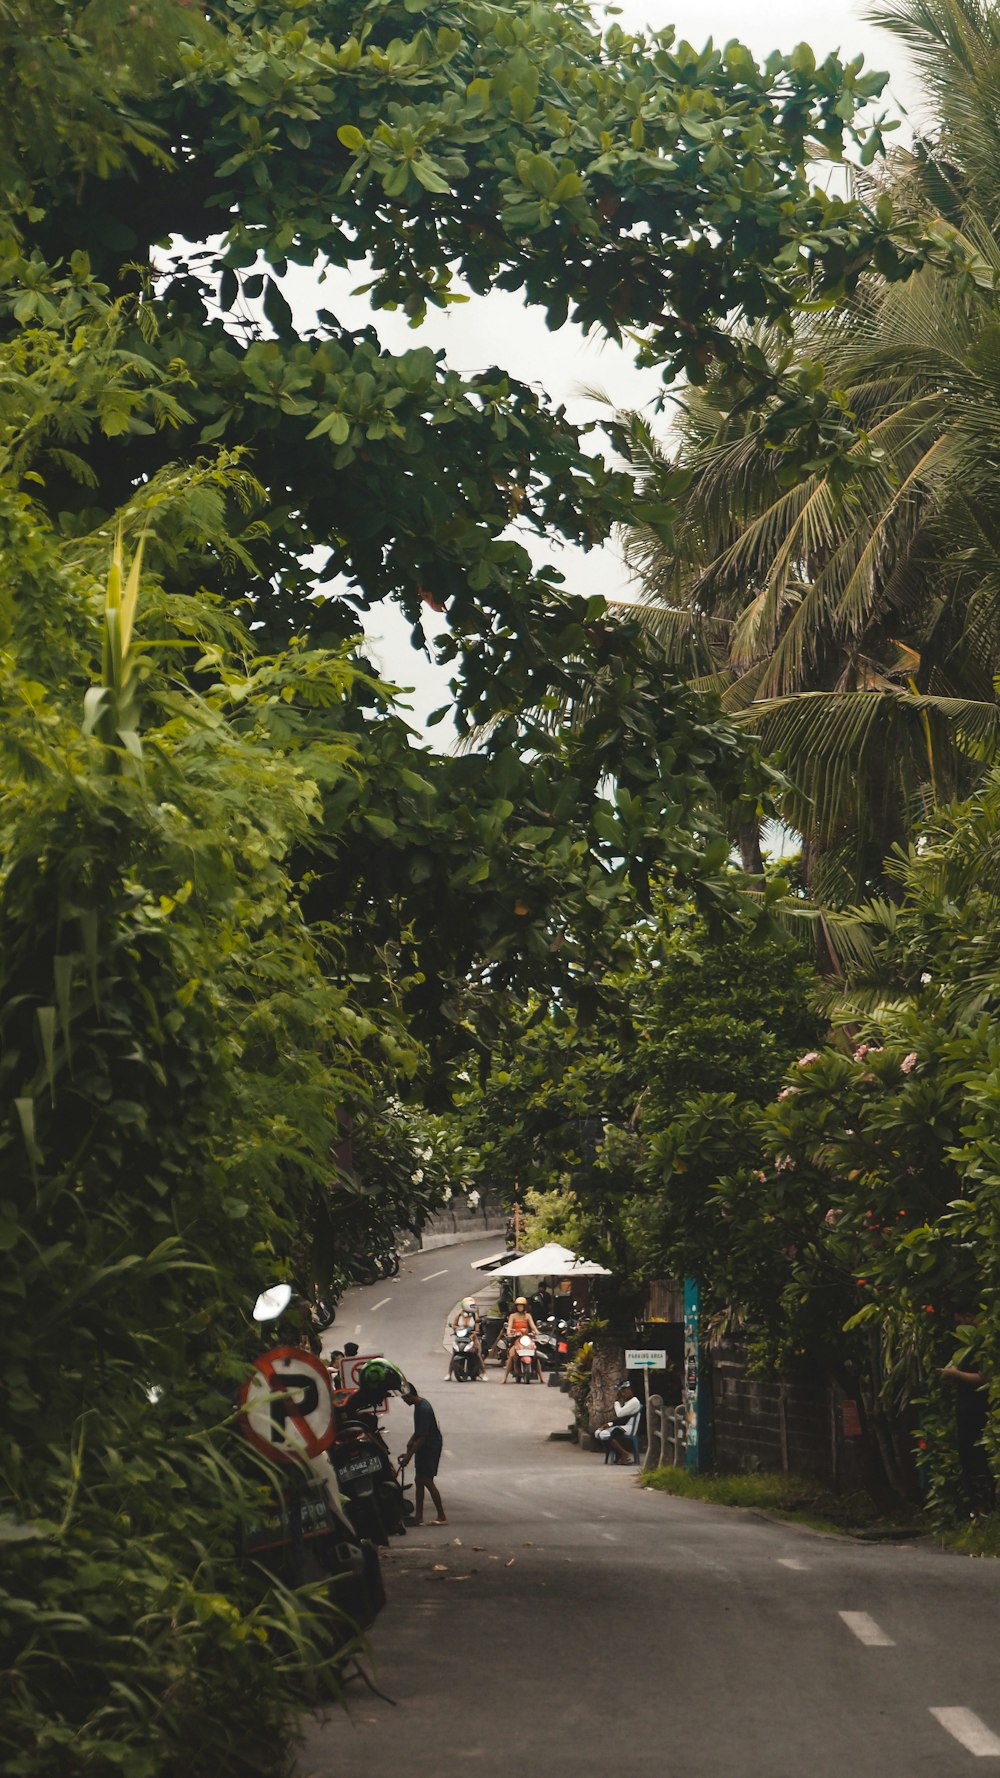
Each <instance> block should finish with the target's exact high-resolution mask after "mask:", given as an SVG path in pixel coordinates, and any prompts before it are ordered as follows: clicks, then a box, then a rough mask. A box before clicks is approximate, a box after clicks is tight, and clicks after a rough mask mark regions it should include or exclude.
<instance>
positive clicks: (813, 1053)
mask: <svg viewBox="0 0 1000 1778" xmlns="http://www.w3.org/2000/svg"><path fill="white" fill-rule="evenodd" d="M818 1061H819V1050H806V1053H805V1055H804V1056H800V1057H799V1059H798V1061H797V1062H796V1064H795V1066H796V1068H811V1067H812V1065H813V1063H814V1062H818Z"/></svg>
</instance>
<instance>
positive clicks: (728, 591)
mask: <svg viewBox="0 0 1000 1778" xmlns="http://www.w3.org/2000/svg"><path fill="white" fill-rule="evenodd" d="M879 18H880V20H881V22H882V23H883V24H885V25H886V26H887V28H888V29H889V30H890V31H892V32H894V33H895V34H896V35H897V36H898V37H901V38H902V39H903V40H904V41H905V43H906V44H907V45H908V47H909V48H910V49H911V50H912V51H913V53H914V54H915V56H916V59H917V62H918V65H919V67H920V70H921V72H922V73H923V74H924V75H925V77H926V80H927V85H928V92H929V98H930V100H931V103H932V106H933V113H932V122H931V123H930V125H929V126H928V127H927V128H926V129H925V130H924V131H923V132H918V135H917V138H916V140H915V141H914V143H913V145H912V147H911V148H909V149H906V150H901V149H896V150H894V151H893V153H892V155H891V156H890V157H889V159H888V161H887V162H886V163H885V164H884V166H882V168H881V169H880V170H879V171H878V172H877V173H876V174H874V175H873V174H862V175H859V180H860V186H861V189H862V190H863V191H864V192H865V195H866V197H867V198H868V201H870V202H871V203H873V204H874V206H875V209H876V212H877V213H878V214H880V215H881V216H882V217H883V218H884V219H886V220H887V221H888V220H889V219H890V218H895V219H897V220H898V219H901V218H909V219H911V220H912V219H915V218H917V217H922V218H924V219H925V222H926V223H927V224H930V222H931V219H932V218H934V217H937V218H940V219H941V220H942V221H943V222H946V223H947V224H948V225H949V226H952V227H954V228H955V229H956V230H957V231H959V233H960V235H961V238H962V239H963V241H964V242H965V244H966V246H967V249H968V263H969V266H970V267H972V266H973V265H976V266H977V267H978V270H977V271H975V272H972V271H970V272H969V273H968V274H967V275H964V276H962V277H949V276H942V275H940V274H939V273H938V272H937V271H935V270H933V269H931V268H929V267H927V268H924V269H923V270H921V271H920V272H918V273H917V274H916V275H915V276H914V277H913V278H911V279H910V280H909V281H908V282H906V283H899V282H887V281H885V280H884V279H883V278H881V277H880V276H879V275H878V274H877V273H876V272H871V273H866V274H865V275H864V276H863V277H862V279H861V281H860V283H859V286H858V289H857V291H856V292H855V293H854V294H853V296H852V297H851V298H850V299H849V300H848V301H846V302H843V303H839V304H837V305H835V306H830V305H823V304H820V305H817V309H818V312H817V313H815V314H814V315H813V316H811V317H807V318H805V319H804V320H802V321H800V322H799V324H798V325H797V328H796V340H797V350H798V352H799V354H800V355H801V361H802V363H803V366H804V367H806V366H808V365H812V364H817V363H822V364H823V365H824V366H825V367H826V373H827V376H828V378H829V379H830V381H831V382H832V383H833V384H834V385H835V386H836V387H837V388H839V389H842V390H843V391H844V393H845V398H846V400H847V403H848V405H849V407H850V409H851V411H852V412H853V413H854V414H855V415H856V417H857V421H858V425H859V427H860V429H861V431H862V433H863V436H864V442H861V441H859V443H858V444H857V446H856V447H855V461H856V465H857V471H858V473H857V474H856V476H855V479H854V482H853V485H852V486H851V489H850V493H849V495H848V497H847V498H842V497H841V492H842V491H841V487H840V485H839V484H837V485H835V484H834V483H833V482H831V479H830V476H829V475H828V474H827V473H826V472H825V470H824V469H823V467H822V466H821V465H817V466H816V467H815V468H814V469H813V470H812V472H811V473H807V474H805V475H800V476H798V477H795V478H790V477H789V475H788V473H787V468H786V466H785V465H784V464H783V462H782V460H781V457H780V456H778V455H776V453H775V452H774V450H773V448H771V447H772V440H771V439H770V437H769V435H768V430H767V426H766V424H762V421H761V416H760V415H759V414H758V413H757V412H755V411H754V410H753V408H752V407H748V406H747V405H746V404H745V403H734V402H733V401H732V399H731V397H730V396H729V395H728V393H727V391H726V389H725V387H724V386H722V385H721V384H720V385H717V386H715V387H713V386H712V385H711V384H709V386H708V387H706V388H705V389H702V390H694V391H691V392H690V394H688V395H687V396H685V397H683V398H682V400H681V401H680V404H679V409H678V414H677V423H676V436H675V439H674V440H672V441H671V443H670V445H669V447H668V449H667V450H666V451H664V449H663V448H662V447H661V446H659V445H658V444H657V442H656V440H655V439H654V437H653V436H652V434H651V433H650V430H649V428H648V425H647V424H645V423H644V422H642V421H640V420H634V421H633V422H632V424H631V426H630V427H626V429H625V436H627V441H628V448H629V450H630V453H631V455H632V459H633V462H634V464H635V466H636V469H637V471H638V474H639V476H640V479H641V481H642V483H643V486H644V487H645V490H646V493H647V496H648V498H649V499H650V500H651V502H652V504H653V507H654V522H653V523H652V524H651V525H648V526H646V527H644V528H643V527H640V528H639V529H638V530H637V531H636V532H634V533H633V534H632V536H631V540H630V544H629V551H630V555H631V559H632V561H633V564H634V566H635V568H636V571H637V572H638V574H639V576H640V578H641V580H642V583H643V586H644V589H645V593H646V595H647V596H648V597H649V598H651V599H652V600H653V605H652V608H651V610H650V612H649V614H648V622H649V625H650V628H651V631H652V632H653V633H654V634H656V635H657V636H659V638H660V639H661V641H662V642H664V643H665V644H666V645H667V648H668V652H669V653H670V655H671V658H673V659H674V661H675V662H676V663H677V665H678V666H683V667H684V669H685V670H686V672H687V673H688V675H689V676H690V677H691V678H693V679H694V680H695V681H696V682H698V683H710V684H712V685H714V686H716V687H717V688H718V689H719V690H720V691H721V692H722V696H723V701H724V703H725V705H726V706H727V707H728V708H729V709H730V710H731V711H732V712H733V714H734V715H735V716H736V718H737V720H738V721H740V722H742V723H744V724H746V725H748V726H750V727H751V728H752V729H753V730H754V732H755V733H757V734H758V735H759V736H760V737H761V738H762V740H763V741H764V743H765V745H766V746H767V748H768V749H769V750H770V751H772V752H776V753H777V754H778V755H779V757H781V758H782V759H783V761H784V763H785V765H786V769H787V771H788V775H789V778H790V780H791V783H790V786H789V789H788V790H787V792H786V793H785V796H784V799H783V809H784V814H785V818H786V819H787V821H788V822H789V824H790V825H791V826H793V827H795V828H797V829H798V830H799V831H800V832H801V833H802V834H803V835H804V837H805V841H806V869H807V877H808V881H809V883H810V886H811V887H812V888H813V890H814V891H815V893H816V894H817V895H819V896H820V897H821V898H822V899H824V900H826V901H832V902H837V901H840V902H844V901H848V902H849V901H851V900H852V899H854V898H855V897H856V896H858V895H859V894H862V893H865V892H866V891H867V890H869V889H871V888H874V887H878V886H880V885H881V884H882V883H883V882H884V871H883V860H884V859H885V858H886V856H887V855H888V853H889V852H890V850H891V848H892V846H893V845H894V844H895V843H896V842H898V841H900V840H902V839H904V838H905V837H906V836H907V835H908V834H909V833H911V832H913V831H915V829H916V827H917V826H919V824H920V821H921V819H922V817H923V815H924V814H925V813H926V811H927V810H928V809H929V808H931V807H933V806H935V805H936V804H943V803H947V802H948V801H949V800H950V799H951V798H953V797H954V796H956V795H960V794H962V793H963V792H964V791H966V790H967V789H968V788H969V787H970V786H971V785H972V784H973V783H974V782H975V779H976V775H977V773H978V772H979V770H980V769H981V766H982V761H983V758H984V755H985V756H989V754H990V753H991V752H993V751H995V748H996V744H997V737H998V727H997V724H998V716H997V705H996V698H995V693H994V685H993V680H994V675H995V673H996V672H997V670H998V667H1000V629H998V625H997V609H998V605H997V586H998V584H1000V581H998V569H997V563H998V556H997V505H996V497H995V487H994V477H993V474H992V468H991V464H992V461H993V457H994V454H995V432H996V426H997V415H998V412H1000V406H998V387H997V382H996V375H995V372H996V364H995V357H996V354H995V350H994V344H995V335H996V328H997V302H996V272H997V269H998V266H1000V258H998V254H1000V236H998V234H997V227H998V215H1000V211H998V207H997V198H996V194H997V192H998V191H1000V159H998V154H1000V148H998V141H997V132H996V78H997V76H996V65H997V62H996V56H997V41H998V39H997V33H998V25H997V14H996V11H995V9H994V8H992V7H989V6H981V5H979V4H977V3H971V4H970V3H967V0H893V3H892V4H891V5H888V6H883V7H882V8H881V9H880V11H879ZM767 343H768V342H767V341H766V339H765V338H764V336H763V335H760V334H759V333H758V334H757V335H756V336H753V337H752V338H748V339H747V341H746V351H747V353H748V354H752V352H753V351H754V350H755V349H757V347H758V346H760V345H766V344H767ZM678 488H681V489H683V492H682V500H683V506H684V518H683V521H682V523H681V524H680V525H679V526H678V528H677V531H676V536H675V540H674V542H673V543H672V544H670V545H668V546H665V545H664V543H663V541H662V539H661V537H660V535H659V532H658V529H657V525H656V522H655V512H656V509H657V507H658V504H659V502H660V500H661V499H662V497H663V496H662V491H663V490H666V491H667V492H670V491H672V490H677V489H678Z"/></svg>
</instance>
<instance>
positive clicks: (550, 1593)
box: [295, 1237, 1000, 1778]
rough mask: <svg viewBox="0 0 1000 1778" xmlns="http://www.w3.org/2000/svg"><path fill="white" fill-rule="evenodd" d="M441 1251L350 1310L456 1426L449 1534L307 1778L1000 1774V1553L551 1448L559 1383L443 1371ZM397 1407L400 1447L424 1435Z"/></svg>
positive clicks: (419, 1551) (310, 1754)
mask: <svg viewBox="0 0 1000 1778" xmlns="http://www.w3.org/2000/svg"><path fill="white" fill-rule="evenodd" d="M495 1249H496V1237H493V1238H492V1240H489V1239H488V1240H486V1241H484V1243H483V1245H482V1246H481V1247H479V1246H474V1245H472V1244H470V1245H468V1246H462V1247H455V1248H443V1249H439V1250H437V1251H435V1252H432V1253H426V1254H417V1255H414V1256H412V1257H411V1258H409V1259H408V1260H405V1261H404V1263H403V1268H402V1270H401V1273H400V1276H399V1278H398V1279H395V1280H393V1281H392V1282H390V1283H383V1284H377V1285H374V1286H372V1287H371V1288H370V1289H368V1290H356V1291H353V1292H351V1294H350V1296H349V1297H348V1298H345V1300H344V1303H343V1305H342V1306H341V1309H340V1311H339V1313H338V1317H337V1322H336V1325H335V1327H334V1328H333V1330H332V1334H333V1336H334V1341H333V1343H335V1344H337V1345H340V1344H341V1343H342V1342H343V1341H344V1340H348V1339H351V1338H356V1339H357V1340H358V1342H359V1344H360V1345H361V1349H362V1351H364V1350H365V1349H369V1350H376V1351H384V1352H385V1353H386V1355H387V1356H388V1357H390V1358H393V1359H396V1360H397V1361H398V1362H399V1363H400V1364H401V1365H402V1366H403V1368H404V1369H405V1370H406V1372H407V1374H408V1375H410V1376H411V1377H412V1378H413V1379H414V1381H415V1382H416V1383H417V1386H418V1388H419V1389H420V1390H421V1393H423V1394H426V1395H427V1396H428V1398H429V1399H430V1400H431V1401H432V1402H433V1404H434V1407H435V1409H436V1411H437V1414H438V1418H439V1420H440V1422H441V1426H442V1431H443V1434H444V1444H445V1457H444V1461H443V1463H442V1468H441V1475H440V1478H439V1479H440V1487H441V1492H442V1496H443V1499H444V1504H445V1509H446V1511H447V1514H448V1519H449V1523H448V1525H447V1526H446V1527H436V1526H434V1527H432V1526H425V1527H424V1528H423V1529H422V1530H419V1531H413V1532H411V1533H410V1534H409V1535H408V1536H407V1537H406V1538H403V1539H399V1540H396V1541H394V1543H393V1547H392V1549H391V1551H390V1552H389V1553H388V1555H387V1558H386V1562H385V1571H386V1583H387V1589H388V1592H389V1605H388V1606H387V1608H386V1610H385V1611H384V1612H383V1614H382V1617H381V1618H380V1620H379V1622H378V1624H377V1625H376V1626H375V1630H374V1633H373V1639H372V1661H373V1673H374V1677H375V1680H376V1683H377V1684H378V1686H379V1687H380V1688H381V1690H383V1691H384V1692H385V1694H386V1698H387V1699H392V1700H393V1702H392V1703H389V1702H386V1701H383V1700H382V1699H380V1698H379V1697H377V1696H374V1695H373V1694H372V1693H371V1692H369V1691H367V1690H366V1689H365V1688H364V1687H363V1686H362V1685H361V1684H360V1683H359V1682H357V1681H353V1682H352V1683H351V1686H350V1689H349V1707H348V1710H347V1712H346V1713H345V1712H343V1711H339V1710H328V1711H325V1712H323V1713H321V1714H317V1715H315V1716H313V1717H312V1718H311V1719H309V1721H308V1722H307V1724H306V1730H305V1738H304V1742H303V1745H302V1748H301V1751H300V1754H299V1758H298V1763H297V1765H296V1768H295V1771H296V1778H362V1775H364V1778H390V1775H395V1774H399V1775H400V1778H457V1775H458V1774H459V1773H461V1772H463V1771H465V1772H469V1773H476V1774H482V1775H484V1778H501V1775H502V1778H509V1774H511V1773H512V1772H518V1771H524V1772H525V1773H527V1772H529V1771H530V1773H531V1774H532V1778H534V1775H535V1774H544V1775H545V1778H571V1775H572V1778H581V1775H584V1774H591V1773H603V1772H611V1771H615V1770H618V1769H619V1768H620V1769H621V1770H623V1771H625V1772H628V1773H631V1774H641V1775H643V1778H645V1775H646V1774H649V1775H650V1778H652V1774H654V1773H655V1774H656V1775H657V1778H972V1775H973V1774H984V1775H987V1778H988V1774H989V1773H991V1772H992V1773H995V1774H997V1778H1000V1634H998V1628H1000V1624H998V1601H1000V1564H997V1563H995V1562H990V1561H977V1560H972V1559H970V1558H968V1557H960V1556H956V1555H951V1554H947V1553H944V1552H941V1551H938V1550H935V1549H932V1548H930V1547H928V1546H926V1545H925V1544H923V1543H920V1544H917V1545H913V1544H901V1545H894V1546H889V1547H886V1546H879V1545H869V1544H859V1543H857V1542H855V1541H853V1540H851V1539H848V1538H840V1537H834V1536H823V1535H821V1534H818V1533H813V1532H809V1531H805V1530H801V1529H798V1528H793V1527H785V1526H783V1525H780V1524H774V1523H771V1522H769V1521H767V1520H765V1519H762V1518H758V1517H756V1516H754V1515H752V1514H750V1513H744V1512H734V1511H732V1510H731V1509H726V1508H721V1507H710V1506H705V1505H701V1504H700V1503H696V1502H689V1501H676V1500H672V1499H670V1498H669V1497H668V1496H666V1495H662V1494H653V1493H650V1492H648V1491H646V1490H643V1489H642V1488H641V1487H640V1486H639V1485H638V1482H637V1479H636V1474H635V1471H634V1470H630V1469H628V1468H625V1467H621V1468H618V1467H614V1466H607V1467H606V1466H605V1465H604V1464H603V1462H602V1461H601V1458H600V1457H599V1456H595V1455H592V1454H587V1453H584V1452H581V1451H579V1450H578V1449H577V1448H576V1447H575V1446H572V1445H569V1444H566V1443H562V1442H552V1441H550V1439H549V1434H550V1432H552V1431H559V1430H564V1429H565V1427H566V1425H567V1422H568V1419H569V1410H568V1403H567V1398H566V1397H565V1396H564V1395H563V1394H561V1393H560V1392H559V1391H558V1390H555V1389H549V1388H546V1387H540V1386H537V1385H534V1384H533V1385H531V1386H530V1387H528V1388H524V1387H517V1386H515V1385H513V1384H511V1385H508V1386H507V1387H506V1388H501V1386H500V1373H499V1371H498V1370H497V1369H496V1367H495V1366H493V1365H491V1366H490V1367H489V1368H490V1375H489V1379H488V1381H487V1382H485V1383H477V1384H463V1385H456V1384H454V1383H446V1382H445V1381H444V1376H445V1371H446V1369H447V1357H446V1355H445V1353H444V1351H443V1349H442V1332H443V1327H444V1323H445V1320H446V1317H447V1315H448V1313H449V1311H450V1310H451V1308H452V1306H453V1305H454V1303H455V1302H456V1301H457V1299H458V1298H459V1297H461V1296H463V1295H465V1294H467V1293H469V1292H471V1291H474V1290H475V1289H476V1285H477V1274H476V1273H475V1272H473V1271H472V1270H471V1269H470V1261H471V1260H473V1259H475V1258H478V1257H481V1256H482V1255H485V1254H486V1253H488V1252H490V1251H495ZM410 1424H411V1416H410V1414H409V1412H408V1411H407V1410H406V1409H405V1408H404V1407H403V1405H402V1404H401V1403H396V1404H394V1406H393V1407H392V1410H391V1412H390V1416H389V1426H390V1438H391V1442H392V1444H393V1448H394V1451H401V1450H402V1449H403V1446H404V1445H405V1443H406V1439H407V1437H408V1435H409V1431H410Z"/></svg>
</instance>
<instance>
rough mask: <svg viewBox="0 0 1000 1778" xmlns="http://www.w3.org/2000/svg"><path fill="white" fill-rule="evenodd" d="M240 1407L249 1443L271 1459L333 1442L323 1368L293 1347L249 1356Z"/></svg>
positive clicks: (310, 1453) (306, 1453)
mask: <svg viewBox="0 0 1000 1778" xmlns="http://www.w3.org/2000/svg"><path fill="white" fill-rule="evenodd" d="M240 1407H241V1408H242V1409H243V1419H242V1426H243V1430H244V1432H245V1433H246V1435H247V1438H248V1439H249V1440H250V1443H251V1444H252V1445H254V1446H255V1447H256V1449H257V1450H258V1451H262V1452H263V1453H264V1456H265V1457H271V1458H273V1460H274V1461H275V1462H276V1463H294V1462H295V1461H296V1459H297V1458H299V1457H318V1456H319V1454H320V1452H321V1451H325V1450H326V1448H327V1446H328V1445H330V1444H332V1442H333V1431H334V1427H333V1393H332V1391H331V1388H330V1375H329V1372H328V1371H327V1368H326V1365H325V1364H324V1363H323V1360H322V1359H321V1358H314V1357H313V1355H312V1353H311V1352H304V1351H303V1350H302V1349H301V1347H299V1346H275V1348H274V1350H273V1351H272V1352H265V1353H264V1355H263V1357H262V1358H255V1359H254V1365H253V1370H252V1371H251V1373H250V1375H249V1377H248V1378H247V1380H246V1382H245V1383H244V1385H243V1387H242V1389H241V1390H240Z"/></svg>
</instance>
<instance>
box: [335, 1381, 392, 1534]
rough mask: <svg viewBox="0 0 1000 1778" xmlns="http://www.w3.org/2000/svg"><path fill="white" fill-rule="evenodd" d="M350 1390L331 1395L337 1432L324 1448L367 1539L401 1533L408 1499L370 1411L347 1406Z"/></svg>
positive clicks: (350, 1513) (358, 1527) (352, 1515)
mask: <svg viewBox="0 0 1000 1778" xmlns="http://www.w3.org/2000/svg"><path fill="white" fill-rule="evenodd" d="M355 1394H356V1391H354V1390H338V1392H337V1394H336V1395H335V1396H334V1405H335V1409H336V1417H337V1433H336V1437H335V1438H334V1441H333V1444H332V1445H331V1446H330V1449H329V1451H328V1453H327V1455H328V1457H329V1460H330V1463H331V1465H332V1466H333V1470H334V1473H335V1475H336V1477H337V1486H338V1488H339V1489H340V1492H341V1494H342V1496H343V1499H344V1504H345V1509H346V1511H347V1514H348V1517H349V1518H350V1521H351V1523H352V1525H353V1526H354V1529H355V1530H356V1531H357V1533H358V1535H359V1536H361V1537H367V1538H370V1539H371V1541H372V1543H376V1544H382V1545H383V1546H384V1545H385V1544H387V1543H388V1542H389V1539H390V1537H402V1536H403V1535H404V1533H405V1531H406V1525H407V1521H408V1519H410V1518H412V1516H413V1503H412V1502H411V1501H409V1500H407V1498H406V1494H405V1493H404V1491H403V1488H402V1485H401V1483H400V1481H399V1479H398V1477H397V1475H396V1470H395V1468H394V1466H393V1462H392V1458H391V1457H390V1455H389V1447H388V1445H387V1444H386V1442H385V1439H384V1438H383V1437H382V1434H381V1431H380V1430H379V1428H378V1424H377V1421H376V1420H375V1416H374V1415H372V1414H368V1413H359V1412H358V1411H357V1409H356V1408H352V1400H351V1398H352V1397H353V1396H354V1395H355Z"/></svg>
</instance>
